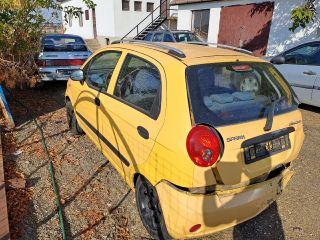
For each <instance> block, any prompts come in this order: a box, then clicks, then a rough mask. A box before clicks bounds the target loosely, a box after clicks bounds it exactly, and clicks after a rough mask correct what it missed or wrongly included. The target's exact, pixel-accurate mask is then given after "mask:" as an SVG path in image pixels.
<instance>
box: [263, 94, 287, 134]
mask: <svg viewBox="0 0 320 240" xmlns="http://www.w3.org/2000/svg"><path fill="white" fill-rule="evenodd" d="M283 99H284V97H281V98H279V99H276V100H275V99H273V98H272V99H271V103H270V106H269V107H268V108H267V109H268V116H267V122H266V125H265V126H264V128H263V130H264V131H266V132H267V131H270V130H271V128H272V124H273V117H274V110H275V108H276V105H277V103H278V102H280V101H281V100H283Z"/></svg>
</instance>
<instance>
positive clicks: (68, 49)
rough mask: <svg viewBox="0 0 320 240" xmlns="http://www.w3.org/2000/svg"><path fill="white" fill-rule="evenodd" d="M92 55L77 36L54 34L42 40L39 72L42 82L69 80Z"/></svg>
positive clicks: (38, 62)
mask: <svg viewBox="0 0 320 240" xmlns="http://www.w3.org/2000/svg"><path fill="white" fill-rule="evenodd" d="M90 55H91V52H90V50H89V49H88V47H87V46H86V44H85V42H84V40H83V39H82V38H81V37H79V36H76V35H66V34H53V35H47V36H44V37H43V38H42V41H41V52H40V54H39V56H38V61H37V64H38V72H39V75H40V79H41V80H42V81H54V80H68V79H69V77H70V75H71V73H72V72H73V71H74V70H77V69H79V68H80V66H81V65H82V64H83V63H84V62H85V61H86V59H87V58H88V57H89V56H90Z"/></svg>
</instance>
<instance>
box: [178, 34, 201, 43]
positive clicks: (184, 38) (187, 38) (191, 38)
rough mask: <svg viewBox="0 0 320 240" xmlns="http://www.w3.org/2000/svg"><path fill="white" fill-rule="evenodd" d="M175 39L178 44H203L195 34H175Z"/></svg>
mask: <svg viewBox="0 0 320 240" xmlns="http://www.w3.org/2000/svg"><path fill="white" fill-rule="evenodd" d="M173 37H174V38H175V39H176V41H177V42H201V40H200V39H199V38H198V37H197V36H196V35H195V34H193V33H173Z"/></svg>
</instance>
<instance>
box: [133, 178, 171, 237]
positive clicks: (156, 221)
mask: <svg viewBox="0 0 320 240" xmlns="http://www.w3.org/2000/svg"><path fill="white" fill-rule="evenodd" d="M135 194H136V203H137V208H138V212H139V215H140V218H141V221H142V223H143V225H144V227H145V228H146V229H147V231H148V232H149V234H150V235H151V237H152V238H154V239H156V240H170V239H171V237H170V235H169V233H168V231H167V228H166V225H165V222H164V218H163V214H162V210H161V207H160V203H159V198H158V194H157V191H156V189H155V188H154V187H153V186H152V185H151V183H149V182H148V181H147V180H146V179H145V178H143V177H141V176H140V177H138V179H137V182H136V193H135Z"/></svg>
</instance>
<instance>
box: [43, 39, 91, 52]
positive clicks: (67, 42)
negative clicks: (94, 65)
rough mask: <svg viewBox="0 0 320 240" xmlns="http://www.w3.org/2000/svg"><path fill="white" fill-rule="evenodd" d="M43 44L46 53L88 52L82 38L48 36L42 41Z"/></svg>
mask: <svg viewBox="0 0 320 240" xmlns="http://www.w3.org/2000/svg"><path fill="white" fill-rule="evenodd" d="M41 44H42V47H43V51H45V52H72V51H88V49H87V47H86V45H85V42H84V41H83V39H82V38H80V37H71V36H60V35H57V36H46V37H44V38H43V39H42V42H41Z"/></svg>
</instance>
